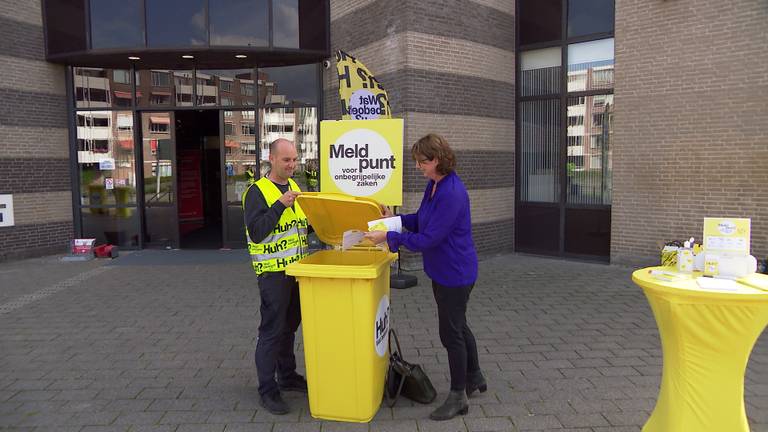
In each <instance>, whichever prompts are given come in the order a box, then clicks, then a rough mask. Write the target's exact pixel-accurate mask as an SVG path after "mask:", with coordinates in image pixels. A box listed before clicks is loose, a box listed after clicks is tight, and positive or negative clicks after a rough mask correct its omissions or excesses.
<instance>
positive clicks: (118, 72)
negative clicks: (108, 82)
mask: <svg viewBox="0 0 768 432" xmlns="http://www.w3.org/2000/svg"><path fill="white" fill-rule="evenodd" d="M112 79H113V80H114V81H115V82H116V83H120V84H130V83H131V71H129V70H126V69H115V70H113V71H112Z"/></svg>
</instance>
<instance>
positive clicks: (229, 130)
mask: <svg viewBox="0 0 768 432" xmlns="http://www.w3.org/2000/svg"><path fill="white" fill-rule="evenodd" d="M230 112H231V111H230ZM224 134H226V135H234V134H235V125H233V124H232V123H224Z"/></svg>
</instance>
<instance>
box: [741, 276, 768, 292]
mask: <svg viewBox="0 0 768 432" xmlns="http://www.w3.org/2000/svg"><path fill="white" fill-rule="evenodd" d="M737 282H739V283H740V284H742V285H746V286H748V287H752V288H755V289H759V290H760V291H768V278H766V277H765V276H763V277H761V275H758V274H757V273H752V274H751V275H747V276H744V277H743V278H741V279H737Z"/></svg>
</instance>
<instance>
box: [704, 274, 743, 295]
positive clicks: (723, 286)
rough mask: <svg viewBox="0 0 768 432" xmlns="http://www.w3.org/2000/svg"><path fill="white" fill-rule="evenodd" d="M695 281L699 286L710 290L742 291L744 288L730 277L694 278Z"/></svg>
mask: <svg viewBox="0 0 768 432" xmlns="http://www.w3.org/2000/svg"><path fill="white" fill-rule="evenodd" d="M696 283H697V284H699V288H701V289H705V290H712V291H732V292H736V291H743V290H744V288H746V287H745V286H743V285H740V284H739V283H738V282H736V281H735V280H730V279H716V278H708V277H698V278H696Z"/></svg>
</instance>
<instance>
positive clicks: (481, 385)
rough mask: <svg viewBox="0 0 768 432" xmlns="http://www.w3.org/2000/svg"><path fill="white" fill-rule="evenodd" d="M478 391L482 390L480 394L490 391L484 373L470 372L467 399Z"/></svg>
mask: <svg viewBox="0 0 768 432" xmlns="http://www.w3.org/2000/svg"><path fill="white" fill-rule="evenodd" d="M477 390H480V393H485V391H486V390H488V384H487V383H486V382H485V377H484V376H483V373H482V372H480V371H477V372H470V373H468V374H467V388H466V391H467V397H470V396H472V393H474V392H475V391H477Z"/></svg>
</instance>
